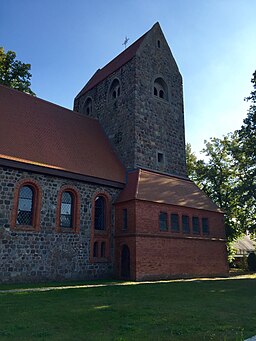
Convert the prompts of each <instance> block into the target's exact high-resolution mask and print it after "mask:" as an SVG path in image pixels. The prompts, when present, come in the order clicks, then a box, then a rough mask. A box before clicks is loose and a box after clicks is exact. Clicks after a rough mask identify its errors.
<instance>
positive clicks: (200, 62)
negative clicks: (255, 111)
mask: <svg viewBox="0 0 256 341" xmlns="http://www.w3.org/2000/svg"><path fill="white" fill-rule="evenodd" d="M255 13H256V0H158V1H156V0H152V1H151V0H148V1H146V0H136V1H135V0H130V1H128V0H126V1H124V0H123V1H120V0H119V1H117V0H107V1H105V0H101V1H100V0H95V1H89V0H1V7H0V38H1V40H0V46H3V47H4V48H5V50H13V51H15V52H16V53H17V59H19V60H21V61H23V62H26V63H30V64H31V65H32V90H33V91H34V92H35V93H36V94H37V96H38V97H40V98H43V99H46V100H48V101H51V102H54V103H57V104H59V105H62V106H64V107H68V108H72V107H73V98H74V97H75V95H76V94H77V93H78V92H79V91H80V90H81V88H82V87H83V86H84V84H85V83H86V82H87V81H88V79H89V78H90V77H91V76H92V74H93V73H94V72H95V71H96V70H97V69H98V68H100V67H103V66H104V65H105V64H106V63H107V62H109V61H110V60H111V59H112V58H114V57H115V56H116V55H117V54H118V53H120V52H121V51H122V49H123V46H122V43H123V41H124V38H125V36H126V35H127V36H128V37H129V39H130V40H129V43H132V42H134V41H135V40H136V39H137V38H139V37H140V36H141V35H142V34H143V33H145V32H146V31H148V30H149V29H150V28H151V27H152V26H153V24H154V23H155V22H156V21H159V23H160V25H161V27H162V30H163V32H164V34H165V36H166V39H167V41H168V43H169V45H170V48H171V50H172V52H173V55H174V57H175V59H176V61H177V63H178V66H179V68H180V71H181V73H182V75H183V82H184V102H185V122H186V140H187V142H190V143H191V144H192V149H194V150H195V151H196V152H197V153H198V152H199V151H200V150H201V149H202V148H203V146H204V143H203V141H204V140H205V139H209V138H210V137H213V136H214V137H221V136H222V135H223V134H226V133H228V132H230V131H233V130H235V129H238V128H239V127H240V125H241V124H242V120H243V118H244V117H245V115H246V110H247V104H246V103H245V102H244V101H243V99H244V97H245V96H247V95H249V93H250V91H251V89H252V86H251V83H250V79H251V76H252V73H253V72H254V70H255V69H256V20H255Z"/></svg>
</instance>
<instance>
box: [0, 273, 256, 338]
mask: <svg viewBox="0 0 256 341" xmlns="http://www.w3.org/2000/svg"><path fill="white" fill-rule="evenodd" d="M103 283H107V282H101V284H103ZM65 284H67V283H65ZM68 284H70V283H68ZM74 284H82V283H73V285H74ZM57 285H58V284H56V283H55V286H57ZM60 285H62V284H60ZM35 286H36V285H34V287H35ZM44 286H45V285H44ZM13 287H14V286H0V289H1V290H3V289H9V288H13ZM16 287H17V286H16ZM19 287H21V286H19ZM22 287H24V286H22ZM26 287H29V286H26ZM255 334H256V276H251V278H244V279H225V280H195V281H170V282H163V283H150V284H148V283H146V284H139V285H115V286H105V287H90V288H79V289H76V288H72V289H65V290H52V291H47V292H17V293H8V292H5V293H0V340H12V341H13V340H22V341H23V340H24V341H30V340H47V341H48V340H61V341H65V340H68V341H70V340H71V341H73V340H76V341H80V340H85V341H90V340H93V341H94V340H100V341H104V340H113V341H128V340H154V341H157V340H161V341H162V340H178V341H179V340H189V341H200V340H207V341H208V340H230V341H241V340H244V338H246V337H250V336H252V335H255Z"/></svg>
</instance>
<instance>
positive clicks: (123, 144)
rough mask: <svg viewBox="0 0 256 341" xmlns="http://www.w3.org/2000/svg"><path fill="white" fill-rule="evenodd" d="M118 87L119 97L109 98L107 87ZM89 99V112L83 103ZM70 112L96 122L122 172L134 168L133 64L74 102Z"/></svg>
mask: <svg viewBox="0 0 256 341" xmlns="http://www.w3.org/2000/svg"><path fill="white" fill-rule="evenodd" d="M114 80H118V82H119V84H120V95H119V96H117V98H113V96H112V94H111V93H110V87H111V84H112V82H113V81H114ZM88 98H91V99H92V110H91V112H89V113H88V112H87V110H86V109H87V107H86V103H87V100H88ZM74 110H75V111H78V112H80V113H82V114H85V115H88V116H90V117H94V118H97V119H99V121H100V123H101V125H102V127H103V129H104V131H105V133H106V135H107V136H108V138H109V140H110V143H111V144H112V146H113V148H114V150H115V151H116V153H117V155H118V157H119V158H120V160H121V161H122V163H123V164H124V165H125V167H126V168H128V169H129V168H130V169H133V168H134V149H135V134H134V132H135V60H134V59H132V60H131V61H130V62H128V63H127V64H125V65H124V66H123V67H122V68H121V69H119V70H117V71H116V72H114V73H112V74H111V75H110V76H109V77H108V78H106V79H105V80H103V81H102V82H101V83H99V84H98V85H96V86H95V87H94V88H93V89H91V90H90V91H88V92H87V93H86V94H84V95H83V96H81V97H80V98H79V99H76V100H75V102H74Z"/></svg>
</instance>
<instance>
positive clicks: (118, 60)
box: [76, 22, 159, 98]
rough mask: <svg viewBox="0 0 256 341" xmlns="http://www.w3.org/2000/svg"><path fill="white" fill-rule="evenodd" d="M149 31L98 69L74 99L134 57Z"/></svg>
mask: <svg viewBox="0 0 256 341" xmlns="http://www.w3.org/2000/svg"><path fill="white" fill-rule="evenodd" d="M156 25H158V26H159V23H158V22H157V23H156V24H154V25H153V27H152V28H151V29H150V30H149V31H151V30H152V29H153V28H154V27H155V26H156ZM149 31H147V32H146V33H145V34H143V36H141V37H140V38H139V39H137V40H136V41H135V42H134V43H133V44H132V45H130V46H129V47H128V48H127V49H125V50H124V51H123V52H121V53H120V54H119V55H118V56H117V57H115V58H114V59H113V60H111V62H109V63H108V64H107V65H105V66H104V67H103V68H102V69H98V70H97V71H96V72H95V74H94V75H93V76H92V78H91V79H90V80H89V82H88V83H87V84H86V85H85V86H84V88H83V89H82V90H81V91H80V92H79V94H78V95H77V96H76V98H79V97H80V96H82V95H83V94H85V93H86V92H88V91H89V90H91V89H92V88H93V87H95V86H96V85H97V84H99V83H100V82H102V81H103V80H104V79H106V78H107V77H108V76H109V75H111V74H112V73H113V72H115V71H117V70H118V69H120V68H121V67H122V66H123V65H125V64H126V63H127V62H129V61H130V60H131V59H132V58H133V57H134V56H135V55H136V52H137V51H138V49H139V47H140V46H141V44H142V42H143V41H144V39H145V37H146V35H147V34H148V32H149Z"/></svg>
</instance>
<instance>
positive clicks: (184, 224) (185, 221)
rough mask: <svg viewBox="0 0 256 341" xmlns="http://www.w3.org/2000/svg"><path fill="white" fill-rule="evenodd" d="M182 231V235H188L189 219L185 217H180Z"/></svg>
mask: <svg viewBox="0 0 256 341" xmlns="http://www.w3.org/2000/svg"><path fill="white" fill-rule="evenodd" d="M182 231H183V233H190V227H189V217H188V216H187V215H183V216H182Z"/></svg>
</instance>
